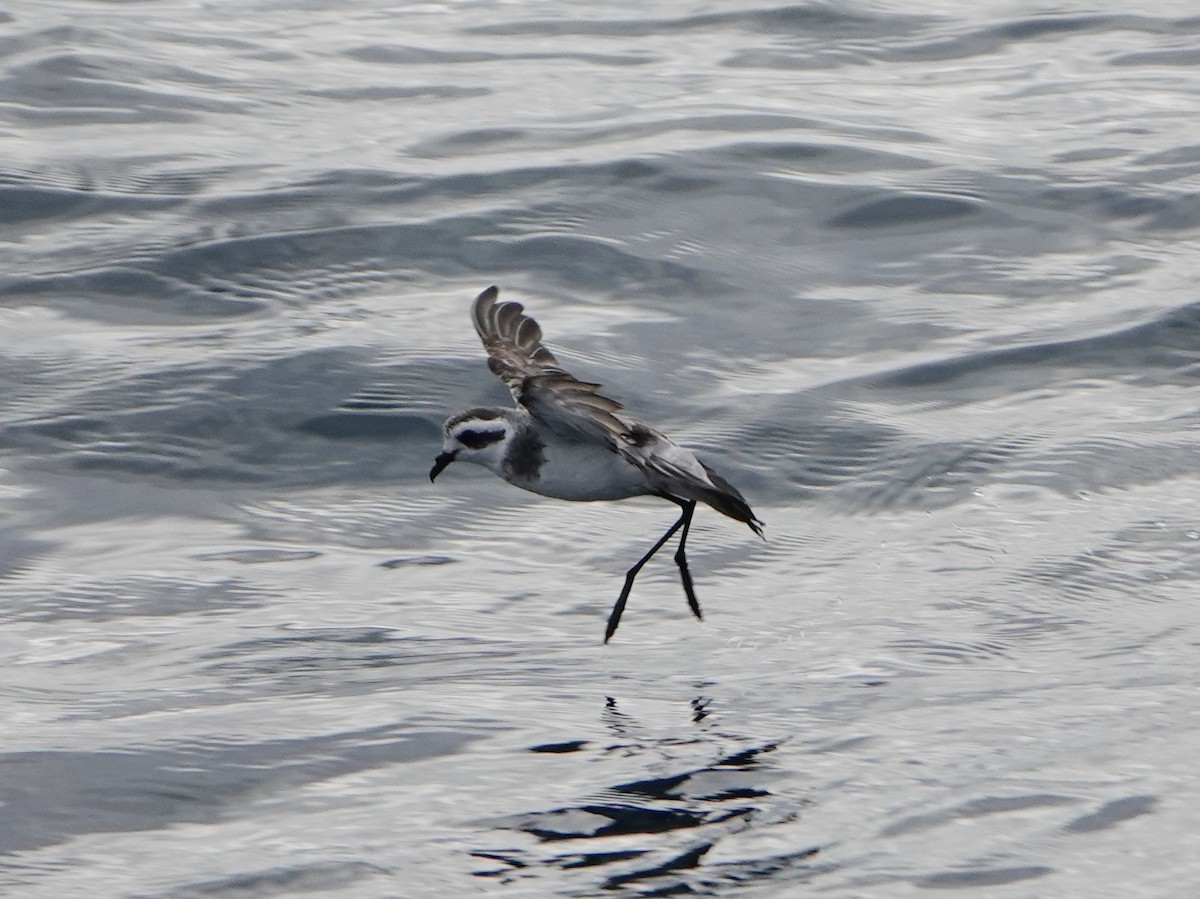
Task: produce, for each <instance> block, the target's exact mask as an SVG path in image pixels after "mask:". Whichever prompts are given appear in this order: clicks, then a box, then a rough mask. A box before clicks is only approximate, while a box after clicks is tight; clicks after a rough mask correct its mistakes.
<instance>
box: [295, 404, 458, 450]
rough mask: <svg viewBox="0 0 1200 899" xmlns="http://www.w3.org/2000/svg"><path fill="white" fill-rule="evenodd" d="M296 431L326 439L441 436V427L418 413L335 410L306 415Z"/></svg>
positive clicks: (430, 439)
mask: <svg viewBox="0 0 1200 899" xmlns="http://www.w3.org/2000/svg"><path fill="white" fill-rule="evenodd" d="M296 430H298V431H303V432H305V433H306V434H312V435H314V436H317V437H324V438H326V439H327V440H380V441H393V440H428V441H430V442H436V441H437V440H439V439H440V438H441V433H442V431H441V428H439V427H438V426H437V424H436V423H435V422H432V421H430V420H429V419H428V418H426V417H424V416H419V415H382V414H371V413H361V412H347V411H338V412H330V413H327V414H325V415H318V416H315V417H313V418H307V419H305V420H304V421H302V422H300V423H299V424H298V425H296Z"/></svg>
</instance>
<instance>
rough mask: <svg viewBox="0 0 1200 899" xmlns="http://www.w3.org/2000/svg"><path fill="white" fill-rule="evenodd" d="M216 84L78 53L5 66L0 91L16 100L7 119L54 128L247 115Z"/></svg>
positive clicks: (199, 75) (186, 73) (174, 70)
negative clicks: (57, 126)
mask: <svg viewBox="0 0 1200 899" xmlns="http://www.w3.org/2000/svg"><path fill="white" fill-rule="evenodd" d="M104 43H105V44H110V43H111V41H109V40H105V41H104ZM222 84H224V82H223V81H222V80H221V79H218V78H215V77H213V76H212V75H210V74H207V73H204V72H199V71H194V70H189V69H184V68H181V67H178V66H172V65H169V64H163V63H156V62H152V61H148V60H146V59H144V58H143V59H135V60H133V61H132V62H131V60H130V58H129V57H120V56H117V55H113V54H111V53H106V52H101V51H92V52H87V51H79V50H69V51H65V52H64V51H61V50H59V51H58V52H51V53H50V54H48V55H45V56H42V57H41V58H37V59H32V60H29V61H27V62H22V63H19V64H17V65H11V66H9V67H8V68H7V69H6V70H5V72H4V76H3V77H0V91H3V92H4V93H5V94H6V95H7V96H9V97H15V98H19V101H18V102H17V103H15V104H12V105H10V108H9V114H10V115H12V116H14V117H16V118H19V119H24V120H26V121H31V122H38V121H41V122H46V123H53V124H55V125H62V124H64V123H67V122H70V123H72V124H113V123H117V122H127V123H157V124H166V123H184V122H191V121H196V120H198V119H199V118H201V117H202V116H203V115H205V114H214V113H220V114H225V115H230V114H237V113H240V112H244V111H248V109H249V105H248V104H247V103H246V102H245V101H244V100H239V99H234V95H230V94H216V93H215V92H214V91H213V88H214V87H219V86H221V85H222Z"/></svg>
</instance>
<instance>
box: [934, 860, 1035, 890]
mask: <svg viewBox="0 0 1200 899" xmlns="http://www.w3.org/2000/svg"><path fill="white" fill-rule="evenodd" d="M1055 870H1056V869H1054V868H1050V867H1047V866H1045V865H1015V866H1013V867H1009V868H985V867H979V868H969V869H964V870H961V871H939V872H938V873H936V874H929V875H927V876H925V877H918V878H914V879H913V884H914V885H915V886H918V887H923V888H924V889H927V890H966V889H978V888H980V887H994V886H1004V885H1006V884H1010V883H1020V882H1022V881H1025V880H1036V879H1038V878H1039V877H1047V876H1049V875H1051V874H1053V873H1055Z"/></svg>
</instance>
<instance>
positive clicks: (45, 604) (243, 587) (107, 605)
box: [0, 572, 275, 622]
mask: <svg viewBox="0 0 1200 899" xmlns="http://www.w3.org/2000/svg"><path fill="white" fill-rule="evenodd" d="M6 592H7V597H6V601H5V603H4V605H3V606H2V607H0V620H9V621H41V622H66V621H91V622H117V621H122V620H125V619H131V618H147V617H149V618H173V617H177V616H183V617H190V616H193V615H222V614H226V613H229V612H233V611H236V610H239V609H253V608H262V607H263V606H265V605H268V604H269V603H270V602H271V601H272V600H273V599H275V597H274V596H272V595H271V594H270V593H269V592H264V591H263V590H262V589H261V588H259V587H256V586H254V585H252V584H249V583H247V582H245V581H242V580H239V579H237V578H221V579H219V580H215V581H214V580H207V581H204V580H201V579H199V578H197V579H193V580H185V579H182V578H178V577H171V576H168V575H152V574H131V575H128V576H126V577H114V578H104V579H96V580H92V581H86V582H84V581H81V580H75V581H74V582H68V583H53V584H29V583H28V582H27V581H26V579H25V578H23V577H22V576H20V573H19V572H18V574H17V576H15V577H13V578H12V579H11V582H10V584H9V585H8V588H7V591H6Z"/></svg>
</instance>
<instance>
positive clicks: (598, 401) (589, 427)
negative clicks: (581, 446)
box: [471, 287, 629, 448]
mask: <svg viewBox="0 0 1200 899" xmlns="http://www.w3.org/2000/svg"><path fill="white" fill-rule="evenodd" d="M499 299H500V290H499V288H496V287H489V288H488V289H487V290H485V291H484V292H483V293H481V294H480V295H479V296H477V297H476V298H475V303H474V305H472V307H471V319H472V321H473V322H474V323H475V330H476V332H478V334H479V339H480V340H482V341H483V347H484V349H486V350H487V354H488V368H490V369H491V370H492V373H493V374H495V375H496V377H498V378H499V379H500V380H501V381H503V382H504V383H505V384H507V385H508V389H509V390H511V391H512V395H513V398H514V399H515V400H516V401H517V403H518V404H520V405H521V406H524V407H525V408H526V409H527V410H528V411H529V414H530V415H532V416H534V418H536V419H538V420H539V421H540V422H542V424H544V425H546V426H547V427H548V428H550V429H551V430H553V431H555V432H556V433H558V434H560V435H562V436H564V437H568V438H572V437H573V438H576V439H578V438H581V437H583V438H591V439H597V438H599V439H602V440H603V441H604V442H605V443H607V444H609V445H610V446H612V447H614V448H616V447H618V446H620V445H621V443H622V442H623V441H622V435H623V434H624V433H625V432H626V431H627V430H628V427H629V426H628V425H627V424H626V423H625V422H623V421H622V420H621V419H620V418H618V417H617V415H616V412H617V410H618V409H620V408H621V404H620V403H618V402H617V401H616V400H613V399H609V398H608V397H606V396H602V395H601V394H600V393H598V392H597V391H598V390H599V389H600V385H599V384H591V383H588V382H587V381H580V380H578V379H577V378H575V377H574V376H573V375H572V374H571V373H570V372H568V371H567V370H566V369H564V368H562V367H561V366H560V365H559V364H558V360H557V359H555V358H554V354H553V353H551V352H550V351H549V350H548V349H546V347H545V346H543V345H542V329H541V328H540V327H539V326H538V323H537V322H536V321H534V320H533V319H532V318H530V317H529V316H528V315H526V314H525V307H524V306H522V305H521V304H520V303H513V302H506V303H501V302H500V301H499Z"/></svg>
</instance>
